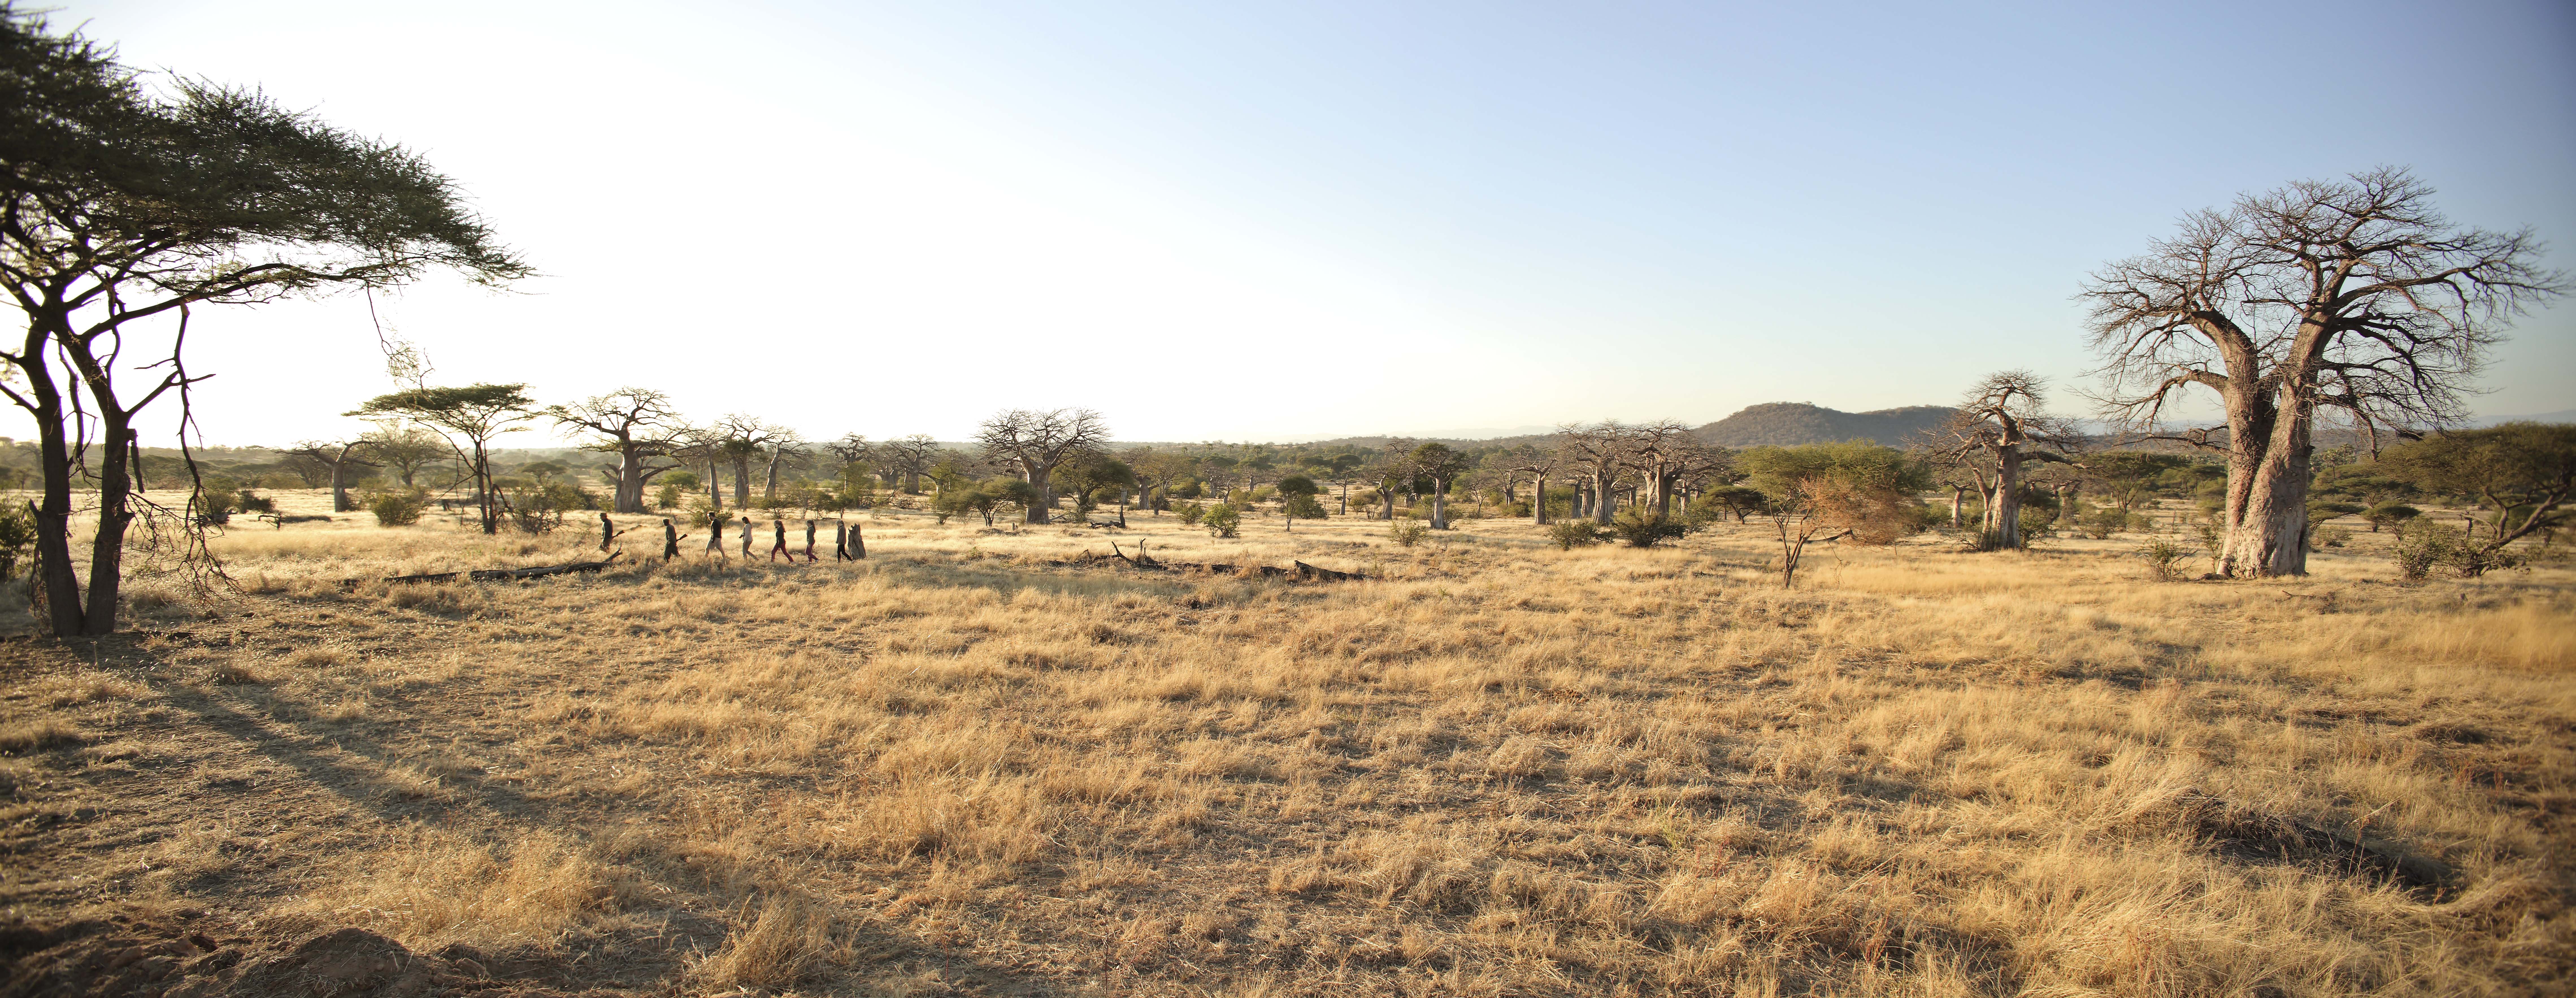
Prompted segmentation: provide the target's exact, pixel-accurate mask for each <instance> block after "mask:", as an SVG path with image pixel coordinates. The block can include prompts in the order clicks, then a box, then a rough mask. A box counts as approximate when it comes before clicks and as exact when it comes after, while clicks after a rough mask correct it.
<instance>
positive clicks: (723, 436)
mask: <svg viewBox="0 0 2576 998" xmlns="http://www.w3.org/2000/svg"><path fill="white" fill-rule="evenodd" d="M707 435H708V436H709V437H710V438H711V439H712V440H713V442H714V449H715V454H716V455H718V456H721V457H723V458H724V459H725V460H726V461H727V462H729V463H731V464H732V465H733V504H734V505H736V506H749V505H751V459H752V458H753V457H756V456H759V455H762V454H765V453H768V452H770V451H771V449H772V448H774V447H776V446H777V445H778V444H780V443H781V442H783V441H787V440H792V439H795V436H796V432H795V431H793V430H790V429H787V428H786V427H783V426H772V425H770V424H768V423H765V422H762V421H760V420H759V419H757V418H755V417H751V416H746V415H743V414H741V413H738V412H737V413H730V414H727V415H726V416H725V417H724V418H723V419H721V420H718V421H716V425H714V426H711V427H708V429H707ZM775 477H776V476H775V474H774V473H773V475H772V484H773V486H774V485H775Z"/></svg>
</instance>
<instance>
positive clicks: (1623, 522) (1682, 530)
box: [1610, 508, 1690, 548]
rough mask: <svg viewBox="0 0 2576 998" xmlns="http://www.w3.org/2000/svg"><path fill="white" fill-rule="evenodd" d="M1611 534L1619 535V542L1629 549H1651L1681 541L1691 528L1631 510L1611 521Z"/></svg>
mask: <svg viewBox="0 0 2576 998" xmlns="http://www.w3.org/2000/svg"><path fill="white" fill-rule="evenodd" d="M1610 532H1611V533H1612V534H1616V535H1618V538H1619V540H1620V541H1621V542H1623V543H1625V544H1627V545H1628V546H1629V547H1632V548H1650V547H1654V546H1655V545H1656V544H1659V543H1662V542H1664V541H1669V540H1678V539H1680V538H1681V537H1682V536H1683V535H1685V534H1688V533H1690V527H1689V526H1688V525H1686V524H1682V523H1678V522H1675V521H1672V520H1668V519H1665V518H1663V517H1660V516H1651V517H1650V516H1646V515H1644V514H1642V513H1639V512H1637V510H1636V509H1634V508H1631V509H1629V510H1627V511H1626V512H1623V513H1621V514H1619V516H1618V518H1617V519H1613V520H1611V521H1610Z"/></svg>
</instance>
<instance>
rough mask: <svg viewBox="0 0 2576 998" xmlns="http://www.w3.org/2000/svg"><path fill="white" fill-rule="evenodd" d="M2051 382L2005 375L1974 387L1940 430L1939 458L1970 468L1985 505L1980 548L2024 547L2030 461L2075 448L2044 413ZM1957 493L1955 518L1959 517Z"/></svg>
mask: <svg viewBox="0 0 2576 998" xmlns="http://www.w3.org/2000/svg"><path fill="white" fill-rule="evenodd" d="M2047 389H2048V382H2047V381H2045V380H2044V379H2042V378H2040V377H2039V376H2038V375H2035V374H2032V373H2030V372H2028V371H2001V372H1997V373H1994V374H1989V375H1987V376H1986V378H1985V380H1983V381H1980V382H1978V383H1977V386H1976V387H1975V388H1972V389H1969V390H1968V394H1967V397H1966V398H1964V399H1962V400H1960V402H1959V406H1958V409H1957V410H1956V411H1955V412H1954V413H1953V414H1952V415H1951V416H1950V418H1949V419H1948V420H1947V421H1945V422H1944V423H1942V424H1941V427H1940V429H1938V430H1937V431H1935V433H1936V434H1937V438H1938V443H1937V444H1936V446H1935V449H1934V451H1933V453H1934V455H1935V456H1936V457H1937V458H1939V459H1941V460H1944V461H1946V462H1949V463H1951V464H1953V465H1957V466H1961V467H1964V468H1967V469H1968V472H1969V474H1970V475H1972V476H1973V478H1974V480H1975V481H1976V483H1977V493H1978V495H1979V496H1980V497H1981V499H1982V501H1983V503H1984V506H1985V521H1984V523H1983V524H1982V525H1981V526H1980V528H1979V532H1978V545H1977V546H1978V548H1979V549H1981V550H1987V551H1994V550H2010V549H2014V548H2019V547H2021V546H2022V536H2021V491H2022V464H2023V462H2025V461H2032V460H2040V461H2058V462H2063V461H2064V460H2065V457H2064V456H2063V455H2062V454H2060V453H2057V452H2056V451H2055V450H2051V449H2049V448H2063V447H2065V446H2067V445H2069V444H2071V443H2072V442H2073V441H2072V438H2073V433H2072V432H2071V431H2070V430H2069V429H2068V428H2067V427H2066V426H2065V425H2064V424H2063V423H2060V422H2058V421H2057V420H2055V419H2052V418H2050V417H2049V416H2047V415H2046V414H2044V413H2043V412H2042V411H2041V409H2042V408H2043V407H2044V406H2045V405H2046V401H2045V393H2046V392H2047ZM1956 500H1957V495H1956V493H1953V495H1952V503H1951V518H1952V519H1953V520H1954V521H1955V520H1956V519H1957V517H1958V513H1957V509H1958V503H1957V501H1956Z"/></svg>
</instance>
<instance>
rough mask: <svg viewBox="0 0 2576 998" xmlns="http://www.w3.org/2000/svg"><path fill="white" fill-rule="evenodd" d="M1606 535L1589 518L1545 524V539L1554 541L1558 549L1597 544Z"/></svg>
mask: <svg viewBox="0 0 2576 998" xmlns="http://www.w3.org/2000/svg"><path fill="white" fill-rule="evenodd" d="M1608 536H1609V535H1608V534H1606V533H1603V532H1602V530H1601V528H1599V527H1596V526H1593V525H1592V521H1590V520H1558V521H1556V522H1555V523H1551V524H1548V525H1547V539H1548V540H1551V541H1555V542H1556V547H1557V550H1560V551H1572V550H1574V549H1575V548H1579V547H1588V546H1591V545H1594V544H1599V543H1601V541H1602V540H1603V539H1604V538H1607V537H1608Z"/></svg>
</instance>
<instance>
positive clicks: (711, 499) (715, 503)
mask: <svg viewBox="0 0 2576 998" xmlns="http://www.w3.org/2000/svg"><path fill="white" fill-rule="evenodd" d="M707 508H708V509H723V508H724V476H722V475H719V474H716V459H715V458H713V457H709V458H707Z"/></svg>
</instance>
